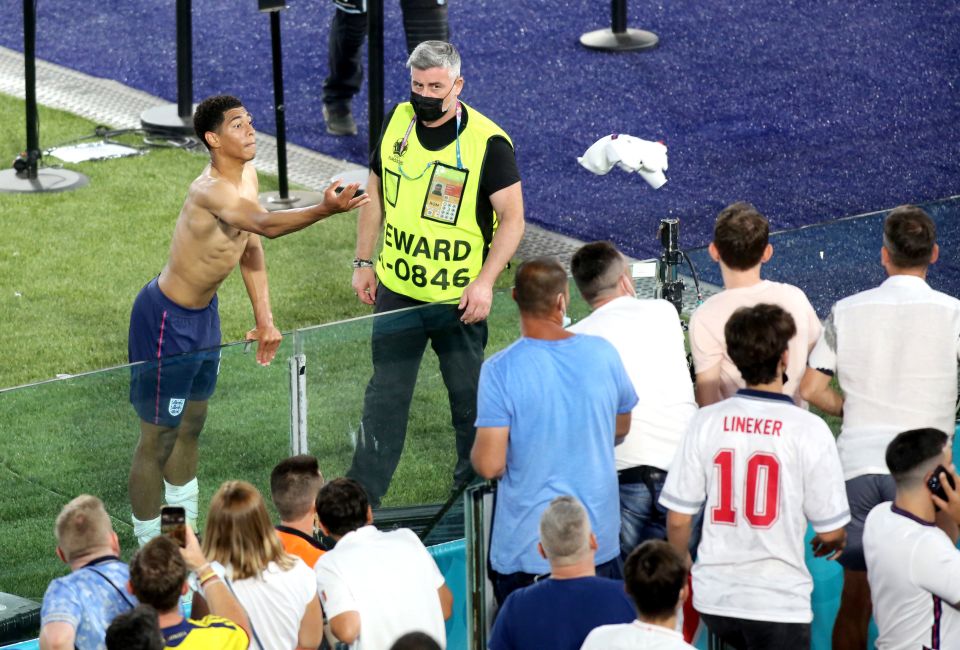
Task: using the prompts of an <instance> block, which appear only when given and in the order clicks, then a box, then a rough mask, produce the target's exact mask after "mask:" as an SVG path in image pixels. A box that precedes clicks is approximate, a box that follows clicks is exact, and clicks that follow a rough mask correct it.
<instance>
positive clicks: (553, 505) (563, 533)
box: [540, 496, 590, 565]
mask: <svg viewBox="0 0 960 650" xmlns="http://www.w3.org/2000/svg"><path fill="white" fill-rule="evenodd" d="M540 544H541V545H543V550H544V552H545V553H546V554H547V559H548V560H550V563H551V564H556V565H568V564H573V563H575V562H577V561H579V560H580V559H582V558H583V555H584V553H586V552H587V551H589V549H590V519H589V517H587V511H586V510H585V509H584V507H583V506H582V505H580V502H579V501H577V499H576V498H574V497H571V496H562V497H557V498H556V499H554V500H553V501H551V502H550V505H549V506H547V509H546V510H544V511H543V516H542V517H540Z"/></svg>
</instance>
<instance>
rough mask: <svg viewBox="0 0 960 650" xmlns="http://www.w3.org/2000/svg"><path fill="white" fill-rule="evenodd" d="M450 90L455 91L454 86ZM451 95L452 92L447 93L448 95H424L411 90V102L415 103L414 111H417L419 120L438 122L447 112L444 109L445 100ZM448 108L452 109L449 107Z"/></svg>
mask: <svg viewBox="0 0 960 650" xmlns="http://www.w3.org/2000/svg"><path fill="white" fill-rule="evenodd" d="M450 92H453V88H451V89H450ZM449 96H450V93H447V96H446V97H424V96H423V95H418V94H417V93H415V92H413V91H412V90H411V91H410V103H411V104H413V112H414V113H416V115H417V119H418V120H420V121H421V122H436V121H437V120H439V119H440V118H441V117H443V116H444V114H445V113H446V111H444V110H443V100H445V99H446V98H447V97H449ZM447 110H450V109H449V108H447Z"/></svg>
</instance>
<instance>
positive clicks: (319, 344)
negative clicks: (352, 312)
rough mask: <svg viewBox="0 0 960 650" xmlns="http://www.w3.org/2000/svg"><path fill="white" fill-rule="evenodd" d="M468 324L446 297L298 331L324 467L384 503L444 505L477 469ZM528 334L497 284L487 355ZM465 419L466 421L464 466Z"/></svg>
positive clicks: (313, 445) (314, 447) (313, 446)
mask: <svg viewBox="0 0 960 650" xmlns="http://www.w3.org/2000/svg"><path fill="white" fill-rule="evenodd" d="M573 293H574V296H573V297H571V301H572V302H573V304H572V305H571V316H576V317H581V316H582V315H583V314H585V313H586V311H587V309H586V306H585V305H584V304H583V302H582V301H581V300H580V299H579V296H576V290H575V289H574V290H573ZM463 329H464V328H463V326H462V324H461V323H460V322H459V319H458V316H457V312H456V309H455V308H454V306H452V305H446V304H443V305H424V306H420V307H415V308H410V309H403V310H398V311H395V312H388V313H384V314H378V315H376V316H371V317H367V318H359V319H355V320H352V321H346V322H341V323H335V324H331V325H324V326H320V327H315V328H309V329H304V330H299V331H298V332H296V339H297V340H296V349H297V352H298V353H302V354H304V355H305V356H306V358H307V377H308V380H307V404H308V426H307V430H308V440H309V448H310V451H311V453H313V454H315V455H316V456H317V457H318V458H319V459H320V463H321V467H322V469H323V472H324V476H326V477H328V478H333V477H337V476H343V475H349V476H351V477H352V478H356V479H357V480H359V481H360V482H361V483H362V484H363V485H364V487H365V488H366V489H367V491H368V492H369V493H370V496H371V502H372V504H373V505H374V507H375V508H376V509H379V508H381V507H383V508H398V507H404V508H409V507H413V506H422V505H424V504H435V505H434V509H436V505H439V504H442V503H444V502H445V501H446V500H447V499H448V497H449V496H450V495H451V491H452V490H453V488H454V487H456V485H457V482H458V481H456V480H455V475H456V477H457V478H458V479H459V478H460V477H467V478H469V477H471V476H472V470H471V469H470V468H469V453H470V446H471V445H472V429H473V418H474V415H473V414H474V413H475V410H474V409H475V406H474V405H475V401H476V396H475V388H474V387H473V386H472V385H471V384H470V381H469V374H470V373H471V372H475V371H471V370H470V366H469V363H467V362H466V361H464V360H463V357H464V356H465V355H464V353H463V350H464V349H467V348H469V346H477V348H476V349H479V348H480V347H481V346H482V341H481V340H480V338H471V336H473V334H470V333H468V334H464V333H463ZM519 335H520V327H519V315H518V313H517V308H516V305H515V304H514V303H513V300H512V299H511V297H510V293H509V291H501V292H498V293H496V294H495V295H494V301H493V307H492V309H491V313H490V316H489V318H488V320H487V343H486V347H485V351H484V355H485V356H486V357H489V356H490V355H491V354H493V353H495V352H497V351H498V350H501V349H503V348H504V347H506V346H507V345H509V344H510V343H512V342H513V341H515V340H516V339H517V338H518V337H519ZM477 336H478V337H479V336H480V335H477ZM431 348H432V349H431ZM437 350H439V351H440V352H442V353H443V354H444V356H445V357H446V358H447V359H449V362H448V363H449V365H448V367H447V369H446V370H447V374H448V376H449V378H450V381H451V383H452V385H454V386H456V387H457V388H455V389H454V391H453V392H454V400H459V402H457V408H458V411H457V412H458V413H461V415H459V416H458V418H457V421H456V424H454V422H453V418H452V416H451V405H450V396H449V394H448V388H447V385H445V382H444V369H443V368H442V367H441V363H440V361H439V358H438V354H437ZM374 355H376V356H377V359H378V363H377V370H378V374H377V377H376V379H375V380H374V364H373V360H372V359H373V356H374ZM465 378H466V379H467V383H464V379H465ZM408 403H409V413H408V412H407V411H406V406H407V404H408ZM457 429H459V430H461V431H463V433H461V434H460V441H461V442H460V444H461V447H462V448H461V456H462V460H461V461H459V463H460V464H459V466H458V454H457V440H458V434H457V433H456V430H457ZM394 468H395V471H394ZM410 516H411V517H414V518H416V519H420V518H421V517H426V516H427V515H426V514H425V513H419V514H418V513H410ZM461 529H462V526H461Z"/></svg>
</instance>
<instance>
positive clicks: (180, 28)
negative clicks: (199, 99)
mask: <svg viewBox="0 0 960 650" xmlns="http://www.w3.org/2000/svg"><path fill="white" fill-rule="evenodd" d="M190 13H191V12H190V0H177V115H179V116H180V117H183V118H190V116H191V115H193V22H192V20H191V16H190Z"/></svg>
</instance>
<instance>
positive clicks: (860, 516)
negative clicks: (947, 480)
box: [800, 205, 960, 650]
mask: <svg viewBox="0 0 960 650" xmlns="http://www.w3.org/2000/svg"><path fill="white" fill-rule="evenodd" d="M938 255H939V248H938V247H937V244H936V226H935V225H934V223H933V220H931V219H930V217H929V216H928V215H927V214H926V213H925V212H924V211H923V210H922V209H921V208H918V207H915V206H909V205H905V206H900V207H898V208H894V209H893V210H891V211H890V213H889V214H888V215H887V218H886V220H885V221H884V225H883V247H882V248H881V249H880V261H881V264H883V267H884V268H885V269H886V271H887V275H888V276H889V277H888V278H887V279H886V280H885V281H884V282H883V284H881V285H880V286H879V287H876V288H874V289H870V290H868V291H863V292H861V293H857V294H854V295H852V296H849V297H847V298H844V299H843V300H840V301H839V302H837V304H836V305H834V306H833V309H832V310H831V312H830V316H829V318H828V319H827V320H826V322H825V323H824V329H823V335H822V336H821V337H820V340H819V341H818V342H817V345H816V347H815V348H814V350H813V352H811V353H810V359H809V362H808V364H809V366H810V367H809V368H808V369H807V371H806V374H805V375H804V377H803V383H802V385H801V387H800V390H801V393H802V394H803V396H804V399H807V400H809V401H810V403H811V404H813V405H815V406H817V407H819V408H820V409H822V410H823V411H825V412H827V413H830V414H832V415H838V416H842V417H843V425H842V428H841V430H840V437H839V438H838V439H837V447H838V449H839V451H840V461H841V463H842V464H843V474H844V479H845V480H846V489H847V499H848V501H849V502H850V515H851V522H850V525H849V526H848V527H847V534H848V538H847V549H846V551H845V552H844V554H843V558H842V559H841V560H840V564H842V565H843V567H844V576H843V592H842V595H841V598H840V610H839V612H838V613H837V620H836V623H835V624H834V628H833V647H834V648H835V650H846V649H851V650H852V649H854V648H857V649H861V648H863V647H864V646H866V644H867V626H868V624H869V621H870V585H869V583H868V582H867V576H866V569H867V566H866V563H865V561H864V558H863V544H862V541H861V538H862V531H863V522H864V520H865V519H866V516H867V513H869V512H870V510H871V509H872V508H873V507H874V506H875V505H877V504H878V503H881V502H883V501H890V500H892V499H893V495H894V490H895V487H894V482H893V479H892V478H890V475H889V471H888V469H887V465H886V462H885V460H884V454H885V452H886V449H887V445H888V444H890V441H891V440H893V437H894V436H895V435H897V433H899V432H901V431H907V430H909V429H920V428H924V427H932V428H934V429H939V430H941V431H948V432H952V431H953V429H954V421H955V408H956V403H957V355H958V352H960V347H958V346H960V300H957V299H955V298H952V297H950V296H948V295H946V294H943V293H940V292H939V291H934V290H933V289H931V288H930V286H929V285H928V284H927V283H926V275H927V267H928V266H929V265H930V264H932V263H934V262H935V261H936V260H937V257H938ZM834 376H835V377H836V378H837V380H838V381H839V384H840V388H841V389H842V390H843V395H842V396H841V395H840V394H839V393H838V392H836V391H835V390H833V389H832V388H831V387H830V380H831V379H832V378H833V377H834Z"/></svg>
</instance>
